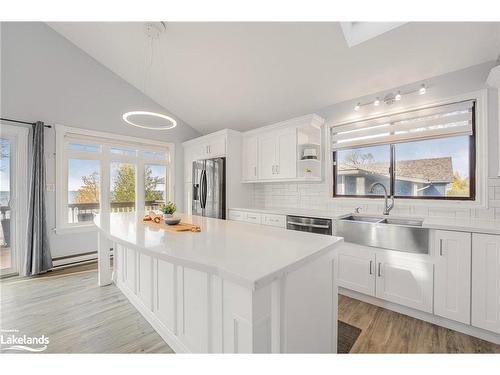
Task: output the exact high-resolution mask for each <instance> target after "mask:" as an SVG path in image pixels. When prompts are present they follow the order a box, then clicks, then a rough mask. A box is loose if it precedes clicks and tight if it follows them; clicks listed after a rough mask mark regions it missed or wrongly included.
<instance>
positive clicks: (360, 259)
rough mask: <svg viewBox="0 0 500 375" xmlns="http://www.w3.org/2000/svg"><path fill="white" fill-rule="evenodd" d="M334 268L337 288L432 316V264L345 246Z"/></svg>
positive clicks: (392, 252)
mask: <svg viewBox="0 0 500 375" xmlns="http://www.w3.org/2000/svg"><path fill="white" fill-rule="evenodd" d="M337 267H338V268H337V275H338V284H339V286H341V287H344V288H346V289H350V290H354V291H356V292H360V293H363V294H367V295H370V296H375V297H377V298H381V299H384V300H386V301H390V302H394V303H397V304H400V305H404V306H408V307H411V308H414V309H417V310H422V311H426V312H432V285H433V269H434V268H433V264H432V263H429V262H426V261H423V260H421V259H419V258H416V257H415V258H413V257H412V256H410V255H409V256H402V255H398V253H397V252H394V251H392V250H384V249H376V250H375V249H374V248H370V247H365V246H359V245H353V244H349V243H346V244H344V245H343V246H342V247H341V249H340V250H339V253H338V261H337Z"/></svg>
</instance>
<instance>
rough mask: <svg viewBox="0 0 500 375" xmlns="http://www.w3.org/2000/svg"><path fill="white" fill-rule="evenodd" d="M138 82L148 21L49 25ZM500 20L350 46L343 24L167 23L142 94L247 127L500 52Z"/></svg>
mask: <svg viewBox="0 0 500 375" xmlns="http://www.w3.org/2000/svg"><path fill="white" fill-rule="evenodd" d="M49 25H50V26H51V27H52V28H53V29H55V30H56V31H57V32H59V33H60V34H62V35H63V36H65V37H66V38H67V39H69V40H70V41H72V42H73V43H74V44H75V45H77V46H78V47H80V48H81V49H83V50H84V51H86V52H87V53H88V54H89V55H91V56H92V57H94V58H95V59H96V60H98V61H99V62H100V63H102V64H103V65H105V66H106V67H108V68H109V69H110V70H112V71H113V72H115V73H116V74H118V75H119V76H121V77H122V78H123V79H124V80H126V81H128V82H129V83H131V84H132V85H134V86H135V87H137V88H138V89H140V90H142V91H143V90H144V87H145V86H144V77H145V76H144V66H145V60H146V59H147V56H148V55H149V52H148V51H149V50H148V48H149V47H148V43H147V39H146V36H145V34H144V25H143V24H142V23H134V22H118V23H112V22H109V23H107V22H77V23H75V22H68V23H49ZM499 45H500V27H499V24H498V23H407V24H404V25H402V26H400V27H398V28H396V29H393V30H390V31H388V32H386V33H384V34H382V35H380V36H378V37H376V38H373V39H370V40H368V41H366V42H364V43H361V44H359V45H356V46H354V47H352V48H349V47H348V46H347V43H346V40H345V39H344V35H343V33H342V30H341V27H340V24H339V23H278V22H276V23H186V22H183V23H167V30H166V32H165V33H164V34H163V35H162V36H161V38H160V42H159V43H158V42H157V43H155V44H154V48H155V50H154V59H153V66H152V68H151V76H150V78H149V82H148V84H147V85H146V94H147V95H148V96H150V97H151V98H152V99H154V100H156V101H157V102H158V103H159V104H161V105H162V106H164V107H165V108H168V109H169V110H170V111H172V113H173V114H175V115H177V116H178V117H180V118H181V119H183V120H184V121H185V122H187V123H188V124H190V125H191V126H193V127H194V128H195V129H197V130H199V131H200V132H202V133H209V132H212V131H215V130H219V129H222V128H226V127H227V128H233V129H239V130H246V129H252V128H255V127H258V126H262V125H266V124H269V123H272V122H275V121H280V120H285V119H288V118H291V117H294V116H299V115H302V114H305V113H309V112H313V111H316V110H318V109H320V108H322V107H325V106H328V105H331V104H334V103H337V102H340V101H344V100H348V99H353V98H356V97H359V96H363V95H366V94H370V93H374V92H378V91H381V90H385V89H388V88H392V87H397V86H400V85H403V84H407V83H411V82H415V81H419V80H423V79H425V78H429V77H432V76H436V75H439V74H443V73H447V72H451V71H454V70H458V69H461V68H465V67H467V66H471V65H475V64H479V63H482V62H486V61H491V60H494V59H496V57H497V55H498V53H499V52H500V51H499Z"/></svg>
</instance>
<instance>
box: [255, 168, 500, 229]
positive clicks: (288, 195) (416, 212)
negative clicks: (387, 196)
mask: <svg viewBox="0 0 500 375" xmlns="http://www.w3.org/2000/svg"><path fill="white" fill-rule="evenodd" d="M487 193H488V208H478V209H468V208H429V207H425V206H422V205H421V204H415V205H402V206H398V203H397V202H396V206H395V208H394V209H393V211H392V212H393V214H397V215H401V216H407V215H410V216H418V217H426V216H439V217H457V218H467V217H473V218H480V219H490V220H491V219H496V220H500V178H490V179H489V180H488V189H487ZM250 199H251V205H252V206H254V207H278V208H295V207H296V208H311V209H321V210H325V209H326V210H329V211H335V210H342V211H354V209H355V208H356V207H361V212H366V213H374V214H377V213H381V212H382V210H383V205H382V203H381V202H376V203H375V202H374V203H366V202H359V203H357V202H355V201H354V202H353V201H349V202H347V201H342V200H340V199H339V200H332V199H331V198H330V189H329V186H328V184H327V183H319V184H306V183H271V184H253V192H252V194H250ZM419 203H420V202H419Z"/></svg>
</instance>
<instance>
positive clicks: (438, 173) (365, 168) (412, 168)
mask: <svg viewBox="0 0 500 375" xmlns="http://www.w3.org/2000/svg"><path fill="white" fill-rule="evenodd" d="M339 171H340V172H341V173H342V174H344V175H348V174H355V173H358V172H363V173H367V174H377V175H381V176H387V177H388V176H389V163H385V162H384V163H364V164H357V165H354V164H340V165H339ZM349 171H350V172H351V173H349ZM396 175H397V177H398V179H400V180H408V181H415V182H433V183H438V182H441V183H450V182H452V181H453V166H452V162H451V157H445V158H432V159H419V160H400V161H398V162H396Z"/></svg>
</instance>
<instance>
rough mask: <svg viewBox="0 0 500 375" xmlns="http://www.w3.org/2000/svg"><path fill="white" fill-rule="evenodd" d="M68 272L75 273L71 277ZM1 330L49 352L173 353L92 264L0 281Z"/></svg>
mask: <svg viewBox="0 0 500 375" xmlns="http://www.w3.org/2000/svg"><path fill="white" fill-rule="evenodd" d="M71 271H77V272H74V273H72V272H71ZM0 300H1V302H0V303H1V305H0V328H2V329H17V330H19V334H26V335H29V336H39V335H42V334H44V335H45V336H48V337H49V339H50V343H49V345H48V348H47V350H46V351H45V352H44V353H46V352H49V353H172V352H173V351H172V350H171V349H170V347H169V346H168V345H167V344H166V343H165V342H164V341H163V340H162V339H161V337H160V336H159V335H158V334H157V333H156V332H155V330H154V329H153V328H152V327H151V326H150V325H149V323H148V322H147V321H146V320H145V319H144V318H143V317H142V315H141V314H139V312H137V310H136V309H135V308H134V307H133V306H132V305H131V304H130V302H128V300H127V298H126V297H125V296H124V295H123V294H122V293H121V292H120V290H119V289H118V288H117V287H115V286H114V285H109V286H105V287H102V288H101V287H99V286H98V285H97V271H96V266H95V264H92V265H87V266H84V267H78V268H73V269H71V268H66V269H62V270H60V271H55V272H49V273H47V274H44V275H43V276H41V277H37V278H32V279H23V278H18V277H16V278H12V279H3V280H1V281H0Z"/></svg>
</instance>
